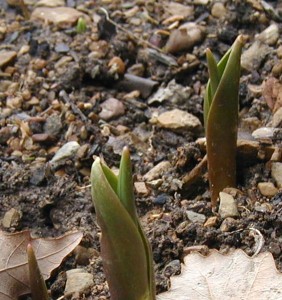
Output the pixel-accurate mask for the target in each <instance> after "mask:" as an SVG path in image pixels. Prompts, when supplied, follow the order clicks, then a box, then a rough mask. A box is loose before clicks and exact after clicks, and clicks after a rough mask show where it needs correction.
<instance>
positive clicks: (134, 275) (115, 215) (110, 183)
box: [91, 148, 155, 300]
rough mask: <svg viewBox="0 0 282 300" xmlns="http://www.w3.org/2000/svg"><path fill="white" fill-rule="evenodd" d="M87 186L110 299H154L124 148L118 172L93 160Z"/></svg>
mask: <svg viewBox="0 0 282 300" xmlns="http://www.w3.org/2000/svg"><path fill="white" fill-rule="evenodd" d="M91 187H92V200H93V203H94V207H95V211H96V215H97V222H98V224H99V226H100V228H101V231H102V236H101V256H102V259H103V265H104V271H105V274H106V278H107V281H108V284H109V289H110V293H111V297H112V299H115V300H124V299H128V300H154V299H155V283H154V275H153V259H152V251H151V248H150V245H149V242H148V240H147V238H146V236H145V234H144V233H143V230H142V228H141V226H140V223H139V220H138V216H137V214H136V208H135V203H134V193H133V184H132V173H131V162H130V154H129V151H128V149H127V148H125V149H124V150H123V153H122V158H121V162H120V171H119V175H118V176H116V175H115V174H114V173H113V172H112V171H111V170H110V169H109V168H108V167H107V166H106V165H105V164H103V163H102V162H101V160H100V159H99V158H97V159H96V160H95V161H94V163H93V165H92V170H91Z"/></svg>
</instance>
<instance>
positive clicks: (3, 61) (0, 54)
mask: <svg viewBox="0 0 282 300" xmlns="http://www.w3.org/2000/svg"><path fill="white" fill-rule="evenodd" d="M16 56H17V52H16V51H9V50H2V51H0V68H2V67H5V66H6V65H7V64H9V63H11V62H12V61H13V60H14V59H15V58H16Z"/></svg>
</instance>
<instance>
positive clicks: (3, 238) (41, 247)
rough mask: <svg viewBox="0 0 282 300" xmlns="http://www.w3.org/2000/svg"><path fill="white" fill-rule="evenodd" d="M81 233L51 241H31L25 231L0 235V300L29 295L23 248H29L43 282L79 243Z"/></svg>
mask: <svg viewBox="0 0 282 300" xmlns="http://www.w3.org/2000/svg"><path fill="white" fill-rule="evenodd" d="M82 236H83V234H82V233H81V232H73V233H68V234H65V235H64V236H61V237H59V238H54V239H43V238H38V239H33V238H32V237H31V236H30V232H29V231H22V232H19V233H14V234H7V233H5V232H3V231H0V249H1V258H0V299H1V300H14V299H18V297H19V296H21V295H24V294H27V293H29V292H30V287H29V271H28V262H27V251H26V249H27V245H28V244H31V245H32V248H33V250H34V253H35V256H36V258H37V262H38V265H39V268H40V271H41V273H42V276H43V278H44V280H46V279H48V278H49V277H50V274H51V272H52V270H54V269H55V268H57V267H58V266H59V265H60V264H61V262H62V260H63V259H64V257H65V256H67V255H68V254H69V253H70V252H71V251H72V250H73V249H74V248H75V247H76V246H77V245H78V244H79V243H80V240H81V239H82Z"/></svg>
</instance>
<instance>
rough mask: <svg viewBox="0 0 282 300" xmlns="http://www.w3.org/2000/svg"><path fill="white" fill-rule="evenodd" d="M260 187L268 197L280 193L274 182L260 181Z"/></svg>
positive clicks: (262, 192)
mask: <svg viewBox="0 0 282 300" xmlns="http://www.w3.org/2000/svg"><path fill="white" fill-rule="evenodd" d="M258 189H259V191H260V192H261V194H262V195H263V196H266V197H273V196H275V195H276V194H277V193H278V189H277V188H276V187H275V186H274V184H273V183H272V182H259V184H258Z"/></svg>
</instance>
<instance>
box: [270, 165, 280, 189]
mask: <svg viewBox="0 0 282 300" xmlns="http://www.w3.org/2000/svg"><path fill="white" fill-rule="evenodd" d="M271 176H272V178H273V179H274V180H275V182H276V184H277V187H278V188H282V163H281V162H273V163H272V166H271Z"/></svg>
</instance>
